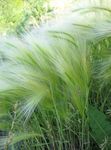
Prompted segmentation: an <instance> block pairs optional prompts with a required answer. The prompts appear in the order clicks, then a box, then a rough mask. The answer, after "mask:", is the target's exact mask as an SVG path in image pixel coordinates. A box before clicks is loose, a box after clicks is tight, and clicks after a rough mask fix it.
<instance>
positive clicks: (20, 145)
mask: <svg viewBox="0 0 111 150" xmlns="http://www.w3.org/2000/svg"><path fill="white" fill-rule="evenodd" d="M110 19H111V9H110V8H109V2H108V1H107V3H106V1H104V3H102V4H101V3H100V4H99V3H98V4H96V3H94V4H91V3H90V5H87V6H85V7H80V6H79V7H78V9H74V10H73V11H72V13H71V14H70V17H66V18H65V20H64V19H63V20H64V21H63V22H62V21H61V22H60V23H57V24H55V25H54V24H51V25H49V26H47V27H42V28H40V29H39V30H33V31H32V32H29V33H27V34H25V35H23V36H22V37H21V38H19V39H18V38H16V37H10V38H9V37H6V38H5V39H1V46H0V85H1V86H0V130H1V131H2V136H1V137H0V146H1V149H5V150H8V149H12V150H13V149H15V150H19V149H21V150H27V149H28V150H34V149H37V150H44V149H47V150H57V149H58V150H74V149H75V150H76V149H78V150H84V149H85V150H89V149H90V150H91V149H92V150H93V149H95V150H96V149H97V150H99V149H102V150H103V149H109V150H110V147H111V145H110V144H111V119H110V110H111V108H110V107H111V104H110V96H111V92H110V91H111V85H110V80H111V79H110V78H111V74H110V73H111V71H110V68H111V63H110V62H111V61H110V57H111V53H110V50H111V44H110V41H111V39H110V36H111V33H110V30H111V27H110V26H111V21H110Z"/></svg>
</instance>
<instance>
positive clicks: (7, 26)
mask: <svg viewBox="0 0 111 150" xmlns="http://www.w3.org/2000/svg"><path fill="white" fill-rule="evenodd" d="M48 1H49V0H45V1H44V0H24V1H23V0H1V1H0V33H2V34H6V33H8V34H9V33H17V34H20V33H22V32H24V31H26V30H30V28H31V26H36V27H37V26H38V25H39V24H40V22H42V20H41V19H42V18H41V17H42V16H43V15H46V14H47V13H48V12H50V11H51V8H50V7H49V5H48ZM47 16H48V14H47Z"/></svg>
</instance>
